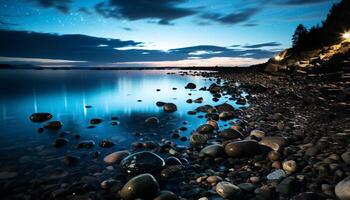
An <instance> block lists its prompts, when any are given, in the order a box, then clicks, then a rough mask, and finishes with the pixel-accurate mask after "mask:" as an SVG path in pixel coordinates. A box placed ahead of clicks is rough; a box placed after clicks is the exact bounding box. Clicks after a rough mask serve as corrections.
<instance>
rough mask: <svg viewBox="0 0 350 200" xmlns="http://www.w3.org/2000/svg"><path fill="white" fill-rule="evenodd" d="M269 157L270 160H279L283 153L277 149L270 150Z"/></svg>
mask: <svg viewBox="0 0 350 200" xmlns="http://www.w3.org/2000/svg"><path fill="white" fill-rule="evenodd" d="M267 158H268V159H269V160H270V161H277V160H279V159H280V158H281V154H280V153H278V152H277V151H270V152H269V153H268V154H267Z"/></svg>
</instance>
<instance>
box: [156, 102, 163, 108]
mask: <svg viewBox="0 0 350 200" xmlns="http://www.w3.org/2000/svg"><path fill="white" fill-rule="evenodd" d="M164 104H165V103H164V102H162V101H157V102H156V105H157V106H158V107H162V106H164Z"/></svg>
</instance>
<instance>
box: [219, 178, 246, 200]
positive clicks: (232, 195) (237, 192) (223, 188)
mask: <svg viewBox="0 0 350 200" xmlns="http://www.w3.org/2000/svg"><path fill="white" fill-rule="evenodd" d="M216 192H217V193H218V194H219V195H220V196H221V197H222V198H225V199H240V198H241V197H242V191H241V189H240V188H239V187H237V186H236V185H234V184H232V183H230V182H227V181H221V182H219V183H218V184H217V185H216Z"/></svg>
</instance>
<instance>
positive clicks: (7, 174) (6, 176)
mask: <svg viewBox="0 0 350 200" xmlns="http://www.w3.org/2000/svg"><path fill="white" fill-rule="evenodd" d="M17 175H18V173H17V172H8V171H3V172H0V180H2V179H11V178H15V177H16V176H17Z"/></svg>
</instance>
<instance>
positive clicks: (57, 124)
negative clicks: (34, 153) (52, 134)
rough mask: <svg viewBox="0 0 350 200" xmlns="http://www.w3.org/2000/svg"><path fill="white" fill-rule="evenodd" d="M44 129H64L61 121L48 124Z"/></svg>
mask: <svg viewBox="0 0 350 200" xmlns="http://www.w3.org/2000/svg"><path fill="white" fill-rule="evenodd" d="M44 128H46V129H49V130H60V129H61V128H62V123H61V122H60V121H52V122H48V123H47V124H45V125H44Z"/></svg>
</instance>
